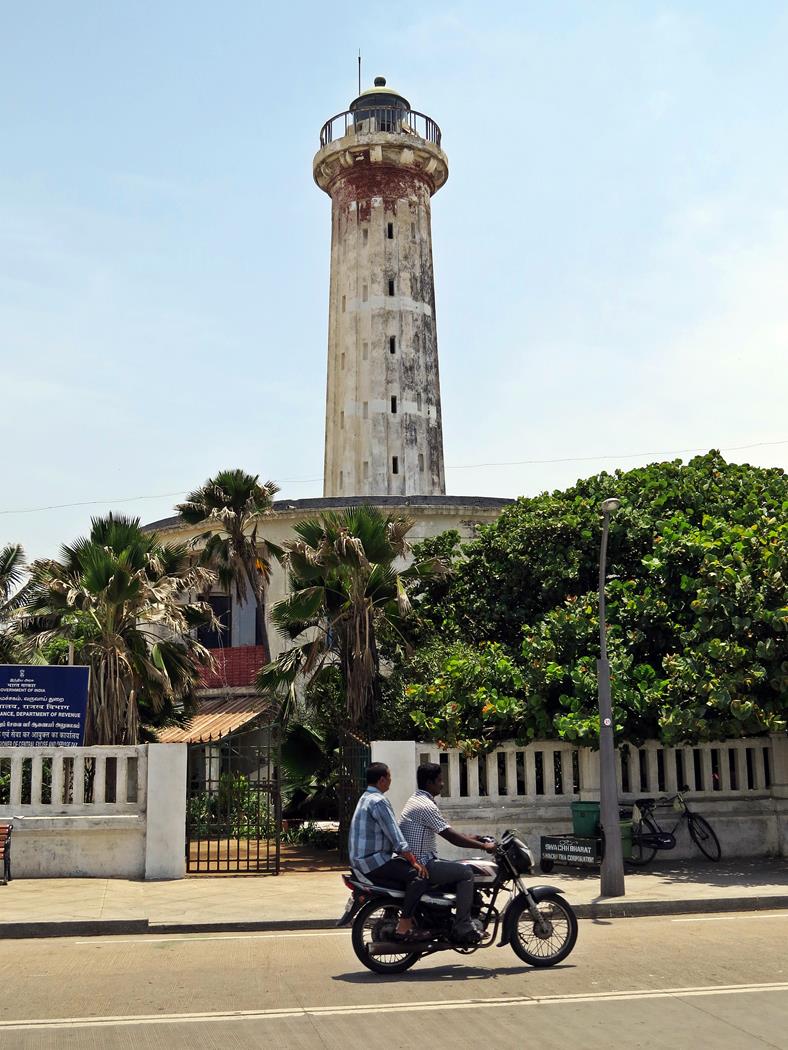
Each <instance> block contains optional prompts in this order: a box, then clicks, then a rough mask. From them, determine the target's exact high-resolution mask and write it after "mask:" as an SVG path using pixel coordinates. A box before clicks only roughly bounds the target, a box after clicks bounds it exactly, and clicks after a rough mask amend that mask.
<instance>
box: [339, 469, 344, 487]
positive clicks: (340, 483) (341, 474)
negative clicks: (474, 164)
mask: <svg viewBox="0 0 788 1050" xmlns="http://www.w3.org/2000/svg"><path fill="white" fill-rule="evenodd" d="M344 487H345V472H344V470H340V472H339V491H340V492H341V491H342V489H343V488H344Z"/></svg>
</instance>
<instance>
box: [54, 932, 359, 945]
mask: <svg viewBox="0 0 788 1050" xmlns="http://www.w3.org/2000/svg"><path fill="white" fill-rule="evenodd" d="M349 936H350V930H349V929H348V930H328V931H321V932H319V933H313V932H310V931H308V930H305V931H303V932H301V933H232V934H230V933H228V934H219V933H206V934H198V933H178V934H174V935H172V936H170V937H149V936H148V935H147V934H145V933H141V934H140V935H139V937H135V938H133V939H130V940H122V941H113V940H111V939H109V938H107V937H95V938H93V940H90V941H74V942H73V944H75V945H77V944H92V945H93V946H95V947H97V948H109V947H112V945H113V944H141V945H145V944H184V943H185V944H188V942H189V941H270V940H280V939H282V938H285V937H349Z"/></svg>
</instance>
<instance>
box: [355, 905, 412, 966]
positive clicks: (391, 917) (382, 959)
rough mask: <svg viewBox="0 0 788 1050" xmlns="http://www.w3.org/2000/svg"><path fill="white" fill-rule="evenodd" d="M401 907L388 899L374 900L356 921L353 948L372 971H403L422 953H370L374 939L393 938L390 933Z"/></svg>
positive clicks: (366, 906) (359, 914) (385, 939)
mask: <svg viewBox="0 0 788 1050" xmlns="http://www.w3.org/2000/svg"><path fill="white" fill-rule="evenodd" d="M400 910H401V909H400V908H399V906H398V905H396V904H392V903H391V901H388V900H371V901H369V903H368V904H365V905H364V907H363V908H362V909H361V911H359V913H358V915H357V916H356V918H355V919H354V920H353V935H352V941H353V951H354V952H355V953H356V955H357V957H358V959H359V962H362V963H363V964H364V966H366V968H367V969H368V970H372V972H373V973H404V972H405V971H406V970H409V969H410V968H411V966H413V964H414V963H415V962H418V960H419V956H420V952H407V951H405V950H404V945H403V951H401V952H397V953H396V954H391V955H371V954H370V951H369V949H370V946H371V945H372V944H373V943H374V942H375V941H383V942H386V941H387V940H391V932H392V931H393V929H394V927H395V926H396V925H397V923H398V922H399V916H400Z"/></svg>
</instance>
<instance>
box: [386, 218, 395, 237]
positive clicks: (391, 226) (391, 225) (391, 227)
mask: <svg viewBox="0 0 788 1050" xmlns="http://www.w3.org/2000/svg"><path fill="white" fill-rule="evenodd" d="M386 236H387V237H388V239H389V240H390V241H393V240H394V223H393V222H389V223H387V224H386Z"/></svg>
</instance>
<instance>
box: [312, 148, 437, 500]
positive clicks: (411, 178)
mask: <svg viewBox="0 0 788 1050" xmlns="http://www.w3.org/2000/svg"><path fill="white" fill-rule="evenodd" d="M314 171H315V179H316V181H317V183H318V185H319V186H320V187H321V188H322V189H324V190H325V191H326V193H328V194H329V195H330V196H331V201H332V237H331V281H330V298H329V332H328V382H327V393H326V444H325V472H324V480H323V491H324V494H325V495H326V496H327V497H335V496H354V495H442V494H443V493H444V492H445V490H446V489H445V478H444V462H443V433H442V424H441V403H440V379H439V373H438V340H437V329H436V321H435V290H434V283H433V271H432V230H431V218H430V197H431V196H432V194H434V193H435V192H436V190H437V189H438V188H440V186H441V185H443V183H444V182H445V181H446V178H447V176H448V163H447V161H446V157H445V155H444V154H443V153H442V151H441V150H440V149H439V148H438V147H437V146H436V145H434V144H432V143H430V142H427V141H426V140H423V139H421V138H418V137H417V136H415V135H413V134H404V133H403V134H393V133H388V132H376V133H373V134H358V135H357V134H356V133H355V132H354V131H353V130H352V129H351V131H350V132H349V133H348V134H347V135H346V136H345V137H344V138H343V139H341V140H339V141H338V142H333V143H330V144H329V145H327V146H326V147H324V148H323V149H321V150H320V151H319V152H318V154H317V155H316V157H315V161H314Z"/></svg>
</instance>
